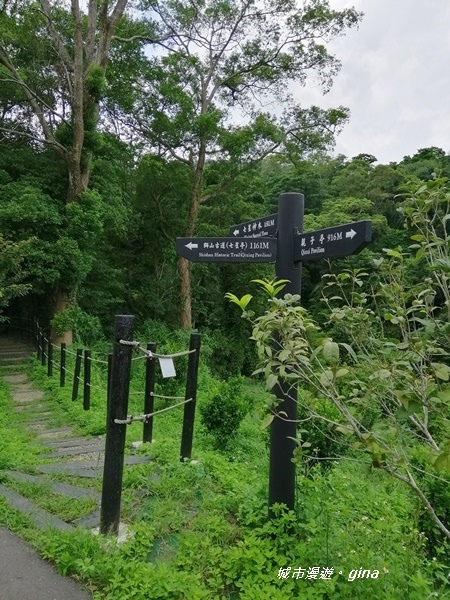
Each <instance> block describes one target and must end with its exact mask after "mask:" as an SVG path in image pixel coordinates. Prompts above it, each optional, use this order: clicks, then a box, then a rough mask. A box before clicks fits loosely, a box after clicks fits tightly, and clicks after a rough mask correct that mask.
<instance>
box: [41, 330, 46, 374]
mask: <svg viewBox="0 0 450 600" xmlns="http://www.w3.org/2000/svg"><path fill="white" fill-rule="evenodd" d="M41 343H42V346H41V365H42V366H43V367H45V365H46V364H47V352H46V350H47V338H46V337H45V335H44V334H42V338H41Z"/></svg>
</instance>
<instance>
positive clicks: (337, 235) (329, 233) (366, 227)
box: [294, 221, 372, 262]
mask: <svg viewBox="0 0 450 600" xmlns="http://www.w3.org/2000/svg"><path fill="white" fill-rule="evenodd" d="M294 240H295V241H294V262H299V261H305V260H317V259H319V258H333V257H337V256H347V255H348V254H356V253H357V252H359V251H360V250H362V249H363V248H364V247H365V246H366V245H367V244H368V243H369V242H371V241H372V221H357V222H356V223H346V224H345V225H338V226H337V227H328V228H327V229H318V230H317V231H308V232H307V233H299V234H297V235H296V236H295V238H294Z"/></svg>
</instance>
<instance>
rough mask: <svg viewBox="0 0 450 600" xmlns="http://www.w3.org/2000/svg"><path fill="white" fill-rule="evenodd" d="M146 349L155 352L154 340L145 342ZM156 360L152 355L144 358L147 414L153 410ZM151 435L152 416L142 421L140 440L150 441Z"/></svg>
mask: <svg viewBox="0 0 450 600" xmlns="http://www.w3.org/2000/svg"><path fill="white" fill-rule="evenodd" d="M147 350H149V351H150V352H156V344H155V342H149V343H148V344H147ZM155 367H156V361H155V359H154V357H149V358H147V359H146V360H145V392H144V414H145V415H148V414H150V413H152V412H153V406H154V400H155V399H154V396H153V394H154V392H155V371H156V369H155ZM152 436H153V417H150V418H149V419H148V421H147V422H146V423H144V432H143V435H142V441H143V442H144V444H145V442H151V441H152Z"/></svg>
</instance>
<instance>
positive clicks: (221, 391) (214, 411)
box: [200, 377, 252, 449]
mask: <svg viewBox="0 0 450 600" xmlns="http://www.w3.org/2000/svg"><path fill="white" fill-rule="evenodd" d="M251 406H252V401H251V399H249V397H247V396H243V395H242V379H241V378H240V377H233V378H232V379H230V380H229V381H228V382H227V381H221V382H220V383H219V384H218V385H217V386H216V387H215V388H213V390H212V392H211V395H210V397H209V398H208V400H207V401H206V402H205V403H204V404H202V406H201V407H200V417H201V422H202V424H203V425H204V427H205V428H206V430H207V432H208V433H210V434H211V435H212V436H213V437H214V440H215V444H216V447H217V448H221V449H224V448H226V446H227V445H228V443H229V442H230V440H231V439H232V438H234V437H235V435H236V434H237V431H238V429H239V426H240V424H241V422H242V420H243V418H244V417H245V415H246V414H247V413H248V412H249V410H250V408H251Z"/></svg>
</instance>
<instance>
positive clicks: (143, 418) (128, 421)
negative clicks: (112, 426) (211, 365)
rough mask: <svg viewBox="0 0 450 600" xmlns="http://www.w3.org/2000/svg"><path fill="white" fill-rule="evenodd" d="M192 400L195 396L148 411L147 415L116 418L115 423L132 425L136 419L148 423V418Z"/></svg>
mask: <svg viewBox="0 0 450 600" xmlns="http://www.w3.org/2000/svg"><path fill="white" fill-rule="evenodd" d="M192 400H193V398H188V399H187V400H184V401H183V402H178V404H174V405H173V406H168V407H167V408H162V409H161V410H157V411H155V412H152V413H148V414H147V415H139V416H137V417H134V416H133V415H128V417H127V418H126V419H114V423H116V424H117V425H131V423H134V422H135V421H142V422H143V423H148V420H149V419H150V418H151V417H154V416H155V415H159V414H161V413H163V412H166V411H168V410H172V409H173V408H177V407H178V406H182V405H183V404H187V403H188V402H192Z"/></svg>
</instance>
